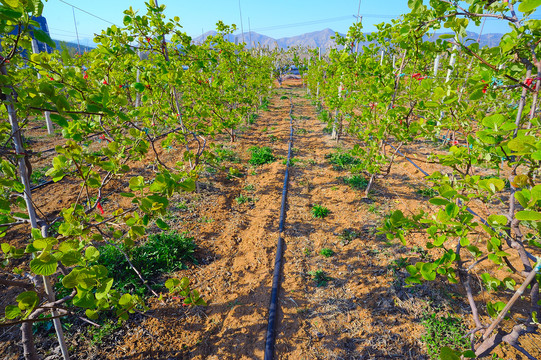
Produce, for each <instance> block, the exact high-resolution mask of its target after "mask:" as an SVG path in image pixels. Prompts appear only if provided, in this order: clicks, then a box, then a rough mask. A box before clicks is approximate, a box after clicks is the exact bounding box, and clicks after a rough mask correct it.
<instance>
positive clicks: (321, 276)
mask: <svg viewBox="0 0 541 360" xmlns="http://www.w3.org/2000/svg"><path fill="white" fill-rule="evenodd" d="M308 275H310V276H312V279H313V280H314V281H315V283H316V286H317V287H322V286H326V285H327V283H328V282H329V281H331V280H332V279H331V278H330V277H329V276H328V275H327V274H326V273H325V271H323V270H321V269H320V270H316V271H310V272H309V273H308Z"/></svg>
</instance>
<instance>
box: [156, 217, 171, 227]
mask: <svg viewBox="0 0 541 360" xmlns="http://www.w3.org/2000/svg"><path fill="white" fill-rule="evenodd" d="M156 226H158V227H159V228H160V229H162V230H169V225H167V223H166V222H165V221H163V220H162V219H156Z"/></svg>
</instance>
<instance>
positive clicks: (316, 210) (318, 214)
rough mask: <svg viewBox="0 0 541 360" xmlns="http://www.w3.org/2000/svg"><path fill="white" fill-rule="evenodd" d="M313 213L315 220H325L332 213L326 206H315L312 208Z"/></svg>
mask: <svg viewBox="0 0 541 360" xmlns="http://www.w3.org/2000/svg"><path fill="white" fill-rule="evenodd" d="M311 212H312V216H313V217H314V218H318V219H323V218H325V217H327V215H329V213H330V212H331V211H330V210H329V209H327V208H326V207H325V206H321V205H314V206H313V207H312V210H311Z"/></svg>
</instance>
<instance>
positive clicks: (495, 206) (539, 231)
mask: <svg viewBox="0 0 541 360" xmlns="http://www.w3.org/2000/svg"><path fill="white" fill-rule="evenodd" d="M426 3H427V1H425V4H423V1H422V0H409V1H408V4H409V7H410V9H411V12H410V13H408V14H406V15H404V16H402V17H401V18H400V19H397V20H393V21H392V23H387V24H381V25H378V31H376V32H373V33H369V34H364V33H363V32H362V31H361V29H362V25H361V24H356V25H354V26H352V27H351V28H350V31H349V32H348V34H347V37H345V38H338V39H337V41H338V42H339V44H340V45H343V50H333V51H331V52H330V53H329V54H328V56H324V57H323V58H321V57H318V56H317V55H315V56H312V58H311V60H310V66H309V70H308V72H307V74H306V78H307V80H308V86H309V90H310V93H311V94H312V95H313V97H314V98H315V100H316V101H318V102H319V103H320V104H322V105H323V106H324V107H325V109H326V110H327V111H328V112H329V113H330V114H331V115H332V116H331V117H330V120H329V121H330V126H332V127H333V136H335V137H336V138H337V140H338V139H339V138H340V136H341V134H344V133H346V134H349V135H351V136H353V137H355V138H356V139H357V140H358V141H357V144H358V145H356V146H355V148H354V149H353V152H354V153H355V154H356V155H358V157H359V159H361V161H362V164H360V165H359V167H358V171H360V172H364V173H365V174H366V176H368V177H370V184H372V183H373V181H377V179H379V178H381V177H385V176H387V175H389V173H390V172H391V168H392V166H393V163H394V161H395V159H396V156H398V153H397V152H398V150H399V149H403V147H404V146H406V145H408V144H415V143H419V142H425V143H427V142H428V143H433V144H434V143H435V144H440V148H441V149H444V150H445V151H438V152H437V153H434V154H433V156H431V157H429V158H426V159H424V160H423V159H422V157H421V158H419V157H418V156H417V159H418V160H417V161H424V162H430V163H434V164H439V165H440V168H441V169H442V170H441V171H437V172H434V173H432V174H430V176H428V177H426V181H427V182H428V183H430V184H431V186H432V188H433V189H434V190H435V191H436V193H437V196H435V197H433V198H431V199H430V203H431V204H432V205H433V209H436V210H435V211H434V212H431V211H422V210H421V211H419V212H415V213H413V212H412V214H406V215H405V214H404V213H403V212H402V211H395V212H394V213H392V215H391V216H390V218H389V219H388V220H386V222H385V224H384V225H383V227H382V229H381V231H382V233H384V234H386V235H387V237H388V238H389V239H393V238H395V237H397V238H400V239H401V240H402V241H403V242H404V243H407V242H408V236H409V235H411V234H413V233H414V232H419V233H424V234H426V236H427V239H428V240H427V245H426V246H427V247H428V248H430V249H436V250H438V249H439V250H438V251H437V252H436V256H435V257H434V259H433V260H431V261H427V262H418V263H416V264H412V265H410V266H408V268H407V270H408V272H409V274H410V277H409V278H408V280H407V281H408V282H409V283H410V284H412V285H413V284H416V283H421V282H422V281H430V280H435V279H436V278H440V279H444V280H447V281H449V282H450V283H452V284H455V283H457V284H459V285H460V286H461V288H462V289H463V291H464V294H466V295H467V299H468V302H469V306H470V309H471V314H472V319H473V324H474V327H473V328H472V330H471V332H470V333H469V335H468V334H465V336H469V337H470V338H471V350H469V351H467V352H465V353H462V354H461V353H455V352H453V351H451V349H443V350H442V357H443V356H444V355H445V358H458V356H460V355H463V356H466V357H475V356H479V357H483V356H486V355H488V354H490V353H491V352H492V351H493V350H494V348H495V347H496V346H498V345H499V344H501V343H507V344H509V345H511V346H513V347H515V348H516V349H517V350H518V351H520V352H522V353H524V354H525V355H526V356H527V357H528V358H530V359H534V358H535V357H533V356H532V355H531V354H528V352H527V351H526V350H525V349H523V348H522V347H521V345H520V338H521V336H523V335H524V334H528V333H534V332H536V331H537V329H538V326H539V319H538V314H539V309H540V306H541V302H540V299H539V281H540V280H541V276H540V275H539V273H538V272H539V267H540V265H541V263H540V262H539V259H540V258H539V257H537V258H536V255H537V256H539V255H540V254H541V252H540V248H541V184H540V183H539V176H540V166H541V121H540V112H539V109H538V102H539V101H538V94H539V88H540V84H541V59H540V56H541V46H540V43H541V41H540V39H541V21H539V20H532V19H530V18H529V16H530V15H531V14H532V13H533V11H535V9H536V8H538V7H539V6H540V5H541V2H540V1H535V0H524V1H520V0H519V1H517V0H510V1H489V2H487V1H481V0H467V1H463V2H462V1H459V2H457V1H445V0H430V1H428V4H426ZM485 19H492V20H494V19H498V21H499V22H500V23H502V28H506V29H509V32H508V33H506V34H505V35H504V36H503V38H502V39H501V42H500V45H499V46H498V47H494V48H488V47H483V48H480V46H479V44H478V42H476V40H477V39H469V38H468V36H467V33H466V28H467V26H468V25H469V24H471V23H475V24H476V25H478V26H479V25H481V23H482V21H485ZM449 32H450V33H449ZM442 33H445V34H443V35H442ZM358 42H360V43H362V44H366V45H365V46H362V47H361V48H360V49H359V52H355V51H354V49H355V46H356V44H357V43H358ZM390 145H392V146H393V147H390ZM445 146H447V147H445ZM444 147H445V148H444ZM481 170H482V171H490V172H491V173H492V174H493V176H490V177H488V178H486V177H481V176H480V175H481V174H480V173H481V172H482V171H481ZM506 184H507V185H506ZM369 191H370V185H369V188H368V189H367V195H368V194H369ZM471 209H481V210H486V211H485V213H487V217H486V222H483V221H482V220H481V219H479V218H478V217H476V216H474V215H473V214H472V212H471ZM536 263H537V265H536ZM487 269H492V270H490V271H487ZM496 270H497V271H496ZM536 271H537V273H536ZM496 273H498V274H500V275H501V274H506V275H503V276H499V275H495V274H496ZM478 280H479V281H481V282H482V283H483V287H485V289H487V290H489V291H490V292H492V293H493V296H492V297H491V298H492V299H495V300H494V301H491V299H490V298H489V299H488V300H487V301H486V302H483V301H482V300H481V299H480V298H479V296H476V295H477V294H478V291H479V290H478V288H477V286H474V285H475V284H477V283H478ZM521 296H522V298H523V300H524V301H525V302H526V303H527V304H528V305H527V307H526V310H527V311H526V312H525V313H523V315H525V317H523V318H521V317H516V318H515V325H514V326H511V327H507V328H506V330H504V327H502V323H501V322H500V321H501V320H502V318H503V317H504V316H507V315H508V310H509V309H511V310H515V308H516V301H517V299H518V298H520V297H521ZM522 304H524V302H522ZM513 305H515V308H512V307H513ZM523 306H524V305H523ZM495 330H496V331H495Z"/></svg>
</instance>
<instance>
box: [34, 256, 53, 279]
mask: <svg viewBox="0 0 541 360" xmlns="http://www.w3.org/2000/svg"><path fill="white" fill-rule="evenodd" d="M57 267H58V261H56V259H55V258H54V257H53V256H51V257H49V259H47V260H42V259H40V258H36V259H34V260H32V261H30V270H32V272H33V273H34V274H36V275H44V276H49V275H53V274H54V273H55V272H56V269H57Z"/></svg>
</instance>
